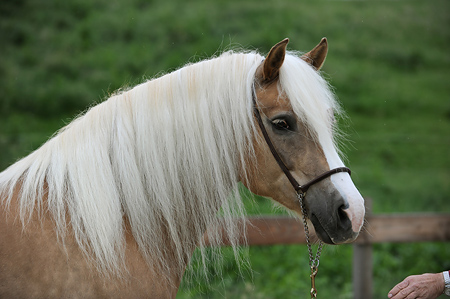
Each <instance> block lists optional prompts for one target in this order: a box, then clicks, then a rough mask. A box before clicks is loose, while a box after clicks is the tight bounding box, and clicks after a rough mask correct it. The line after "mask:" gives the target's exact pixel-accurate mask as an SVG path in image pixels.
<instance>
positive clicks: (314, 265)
mask: <svg viewBox="0 0 450 299" xmlns="http://www.w3.org/2000/svg"><path fill="white" fill-rule="evenodd" d="M305 195H306V194H305V193H304V192H298V193H297V197H298V201H299V202H300V208H301V209H302V214H303V227H304V228H305V238H306V245H307V246H308V253H309V266H310V268H311V275H310V278H311V298H317V290H316V284H315V278H316V275H317V271H318V269H319V260H320V255H321V254H322V248H323V242H322V241H321V240H319V247H317V252H316V256H314V255H313V252H312V246H311V241H310V239H309V229H308V222H307V221H306V219H307V217H308V216H307V214H306V207H305V204H304V202H303V199H304V198H305Z"/></svg>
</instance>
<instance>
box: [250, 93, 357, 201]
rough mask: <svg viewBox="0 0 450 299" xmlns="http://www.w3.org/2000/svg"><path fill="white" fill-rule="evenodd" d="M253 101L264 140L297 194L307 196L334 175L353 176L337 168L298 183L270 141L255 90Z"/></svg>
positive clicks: (344, 169) (344, 168) (346, 170)
mask: <svg viewBox="0 0 450 299" xmlns="http://www.w3.org/2000/svg"><path fill="white" fill-rule="evenodd" d="M252 101H253V110H254V113H255V116H256V120H257V121H258V125H259V127H260V129H261V132H262V134H263V136H264V139H265V140H266V143H267V145H268V146H269V149H270V151H271V152H272V155H273V157H274V158H275V160H276V161H277V163H278V165H279V166H280V168H281V170H282V171H283V172H284V174H285V175H286V177H287V178H288V180H289V182H291V184H292V186H293V187H294V189H295V191H296V192H297V193H302V194H305V193H306V191H307V190H308V189H309V187H311V186H312V185H314V184H316V183H318V182H320V181H322V180H324V179H326V178H327V177H329V176H331V175H333V174H336V173H339V172H348V173H349V174H351V171H350V169H349V168H347V167H337V168H333V169H331V170H328V171H326V172H324V173H322V174H321V175H319V176H317V177H316V178H314V179H312V180H311V181H309V182H308V183H306V184H304V185H300V184H299V183H298V182H297V180H296V179H295V178H294V177H293V176H292V173H291V172H290V171H289V169H288V168H287V166H286V164H284V162H283V160H282V159H281V157H280V155H279V154H278V152H277V150H276V149H275V146H274V145H273V143H272V141H271V140H270V137H269V134H268V133H267V130H266V128H265V126H264V123H263V121H262V118H261V114H260V113H259V109H258V106H257V104H256V92H255V89H254V88H253V91H252Z"/></svg>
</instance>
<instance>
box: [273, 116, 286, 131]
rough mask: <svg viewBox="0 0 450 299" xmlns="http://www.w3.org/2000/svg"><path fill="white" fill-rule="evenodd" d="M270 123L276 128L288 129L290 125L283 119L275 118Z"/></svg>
mask: <svg viewBox="0 0 450 299" xmlns="http://www.w3.org/2000/svg"><path fill="white" fill-rule="evenodd" d="M272 124H273V125H274V126H275V128H276V129H278V130H290V129H291V126H289V123H288V122H287V121H286V120H285V119H281V118H279V119H275V120H273V121H272Z"/></svg>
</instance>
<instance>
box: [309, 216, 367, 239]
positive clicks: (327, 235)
mask: <svg viewBox="0 0 450 299" xmlns="http://www.w3.org/2000/svg"><path fill="white" fill-rule="evenodd" d="M311 222H312V224H313V225H314V229H315V231H316V234H317V236H318V237H319V239H321V240H322V241H323V242H324V243H326V244H331V245H338V244H345V243H350V242H352V241H354V240H355V239H356V237H357V236H358V233H356V232H354V231H353V230H348V231H347V230H346V231H334V232H333V231H331V232H330V231H327V230H326V229H325V228H324V227H323V225H322V224H321V223H320V220H319V218H318V217H317V216H316V215H314V214H312V215H311Z"/></svg>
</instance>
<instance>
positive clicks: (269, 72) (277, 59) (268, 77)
mask: <svg viewBox="0 0 450 299" xmlns="http://www.w3.org/2000/svg"><path fill="white" fill-rule="evenodd" d="M288 42H289V39H288V38H285V39H283V40H282V41H281V42H279V43H278V44H276V45H275V46H273V47H272V49H270V52H269V54H267V57H266V59H265V60H264V66H263V81H264V82H270V81H273V80H274V79H276V78H277V77H278V74H279V72H280V67H281V66H282V65H283V62H284V56H286V46H287V44H288Z"/></svg>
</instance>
